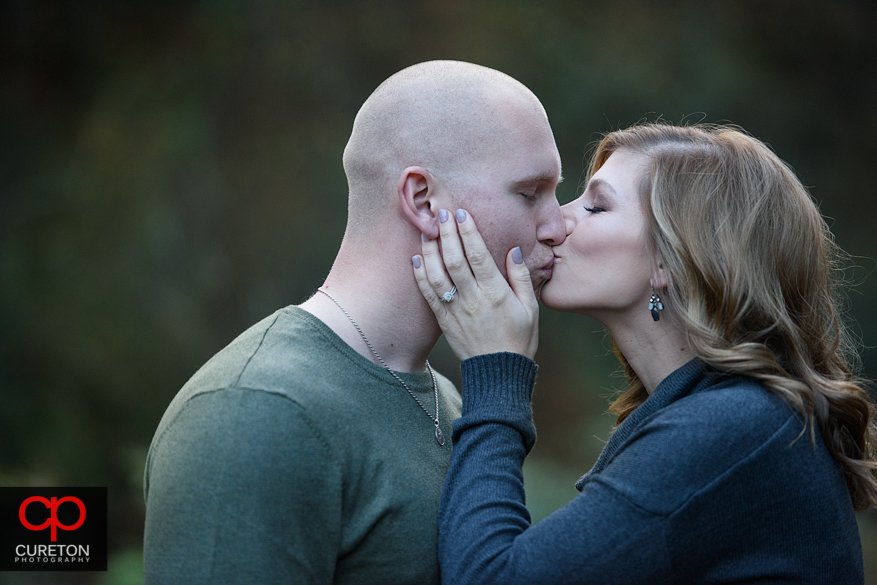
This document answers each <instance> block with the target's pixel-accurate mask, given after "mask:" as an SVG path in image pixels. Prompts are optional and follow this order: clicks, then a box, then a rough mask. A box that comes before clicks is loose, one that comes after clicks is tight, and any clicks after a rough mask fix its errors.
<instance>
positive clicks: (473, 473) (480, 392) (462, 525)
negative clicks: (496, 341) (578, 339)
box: [439, 353, 668, 585]
mask: <svg viewBox="0 0 877 585" xmlns="http://www.w3.org/2000/svg"><path fill="white" fill-rule="evenodd" d="M461 368H462V372H463V416H462V417H461V418H460V419H458V420H457V421H456V422H455V423H454V450H453V452H452V455H451V467H450V470H449V472H448V476H447V479H446V481H445V485H444V491H443V493H442V500H441V506H440V510H439V560H440V563H441V568H442V582H443V583H446V584H454V585H461V584H466V583H473V584H474V583H479V584H485V583H503V584H506V585H510V584H515V583H521V584H525V583H526V584H535V583H583V582H588V583H619V582H634V581H637V582H648V581H649V579H650V578H655V577H657V576H659V575H661V574H664V575H666V570H667V566H666V564H667V562H668V561H667V558H668V555H667V554H666V550H665V549H664V540H663V538H661V535H660V532H661V530H662V529H663V525H662V523H661V521H660V518H658V517H657V516H656V515H655V514H653V513H651V512H649V511H647V510H644V509H642V508H641V507H639V506H637V505H636V504H634V503H632V502H630V501H629V500H628V499H626V498H625V497H624V495H623V494H620V493H618V492H617V491H616V490H614V489H613V488H612V487H611V486H608V485H605V484H603V483H601V482H591V483H590V484H588V485H587V486H586V487H585V489H584V491H583V492H582V493H581V494H580V495H579V496H578V497H576V498H575V499H574V500H573V501H571V502H570V503H569V504H567V505H566V506H564V507H563V508H561V509H560V510H558V511H556V512H555V513H554V514H552V515H551V516H549V517H548V518H546V519H544V520H542V521H541V522H539V523H538V524H537V525H535V526H531V525H530V515H529V513H528V511H527V508H526V505H525V499H524V484H523V476H522V472H521V468H522V465H523V462H524V458H525V457H526V455H527V453H528V452H529V451H530V449H531V448H532V446H533V443H534V441H535V437H536V435H535V428H534V426H533V422H532V410H531V407H530V397H531V394H532V388H533V383H534V380H535V374H536V364H535V363H534V362H533V361H532V360H529V359H528V358H526V357H524V356H521V355H516V354H507V353H505V354H490V355H483V356H476V357H474V358H471V359H469V360H466V361H464V362H463V364H462V365H461ZM622 559H625V560H624V562H623V563H622V562H621V561H622Z"/></svg>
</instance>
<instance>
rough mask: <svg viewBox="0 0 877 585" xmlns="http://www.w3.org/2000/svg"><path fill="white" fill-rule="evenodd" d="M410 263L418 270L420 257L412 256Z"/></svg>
mask: <svg viewBox="0 0 877 585" xmlns="http://www.w3.org/2000/svg"><path fill="white" fill-rule="evenodd" d="M411 262H412V263H413V264H414V267H415V268H420V256H412V257H411Z"/></svg>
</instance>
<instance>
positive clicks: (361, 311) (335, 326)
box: [300, 247, 441, 372]
mask: <svg viewBox="0 0 877 585" xmlns="http://www.w3.org/2000/svg"><path fill="white" fill-rule="evenodd" d="M343 251H344V250H343V247H342V253H339V256H338V258H336V260H335V264H334V265H333V266H332V270H331V271H330V273H329V276H327V277H326V282H325V283H324V284H323V286H322V287H321V288H322V289H323V290H325V291H326V292H327V293H329V294H330V295H332V297H334V298H335V299H336V300H337V301H338V303H340V305H341V306H342V307H344V309H345V310H346V311H347V312H348V313H349V314H350V317H351V318H352V319H353V320H354V321H355V322H356V324H357V325H358V326H359V328H360V329H361V330H362V333H363V335H365V337H366V339H368V341H369V343H371V345H372V347H373V348H374V349H375V351H376V352H377V353H378V355H380V356H381V358H383V360H384V362H385V363H386V364H387V366H389V368H390V369H392V370H396V371H400V372H422V371H423V370H424V368H425V363H426V358H427V356H428V355H429V352H430V351H431V350H432V348H433V346H434V345H435V343H436V341H438V338H439V336H440V335H441V330H440V329H439V326H438V323H436V320H435V316H434V315H433V313H432V310H431V309H430V308H429V305H427V303H426V301H425V300H424V299H423V297H422V296H421V294H420V290H419V289H418V287H417V283H416V281H415V280H414V273H413V270H412V268H411V261H410V259H408V258H397V257H394V258H388V257H386V256H384V257H383V258H381V259H380V261H378V262H374V261H373V262H369V261H367V260H364V259H363V258H362V256H361V255H358V258H357V259H356V260H355V261H354V260H350V261H347V260H345V255H344V254H343ZM300 307H301V308H302V309H304V310H306V311H308V312H309V313H311V314H313V315H314V316H315V317H317V318H318V319H320V320H321V321H323V322H324V323H325V324H326V325H327V326H329V328H330V329H332V330H333V331H334V332H335V333H336V334H337V335H338V336H339V337H340V338H341V339H342V340H344V342H345V343H347V344H348V345H349V346H350V347H352V348H353V349H355V350H356V351H357V352H359V353H360V354H361V355H363V356H364V357H365V358H366V359H368V360H369V361H372V362H374V363H378V364H379V362H378V360H377V359H376V358H375V356H374V354H373V353H372V352H371V350H370V349H369V348H368V346H367V345H366V344H365V342H364V341H363V338H362V336H360V334H359V332H357V330H356V328H355V327H354V326H353V323H351V320H350V318H348V317H347V315H345V314H344V312H343V311H342V310H341V309H340V308H339V307H338V306H337V305H336V304H335V302H334V301H333V300H332V299H330V298H329V297H328V296H326V295H324V294H321V293H319V292H318V293H316V294H315V295H314V296H313V297H311V298H310V299H308V300H307V301H305V302H304V303H302V304H301V305H300Z"/></svg>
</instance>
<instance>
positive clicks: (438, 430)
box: [317, 288, 445, 446]
mask: <svg viewBox="0 0 877 585" xmlns="http://www.w3.org/2000/svg"><path fill="white" fill-rule="evenodd" d="M317 291H318V292H321V293H323V294H324V295H326V296H327V297H329V298H330V299H332V301H333V302H334V303H335V304H336V305H338V308H339V309H341V311H342V312H343V313H344V314H345V315H347V318H348V319H350V322H351V323H353V326H354V327H356V331H357V332H358V333H359V336H360V337H362V340H363V341H364V342H365V344H366V345H367V346H368V348H369V349H370V350H371V352H372V353H373V354H375V357H376V358H377V359H378V361H379V362H380V363H381V365H382V366H384V369H385V370H387V371H388V372H390V375H391V376H393V377H394V378H396V381H398V382H399V383H400V384H402V387H403V388H405V390H406V391H407V392H408V394H409V395H411V398H413V399H414V401H415V402H416V403H417V405H418V406H419V407H420V410H422V411H423V412H424V413H425V414H426V416H428V417H429V420H431V421H432V422H433V424H434V425H435V440H436V441H438V444H439V445H442V446H444V444H445V435H444V433H442V429H441V427H440V426H439V402H438V384H436V381H435V374H434V373H433V371H432V366H430V365H429V360H427V361H426V368H427V369H428V370H429V375H430V377H431V378H432V391H433V394H434V395H435V416H434V417H433V416H432V415H431V414H429V411H428V410H426V407H425V406H423V403H422V402H421V401H420V399H419V398H417V396H416V395H415V394H414V392H412V391H411V388H409V387H408V384H406V383H405V382H403V381H402V378H400V377H399V375H398V374H397V373H396V372H394V371H393V370H391V369H390V366H388V365H387V362H385V361H384V359H383V358H382V357H381V356H379V355H378V352H377V351H376V350H375V348H374V346H372V344H371V343H370V342H369V340H368V338H367V337H366V336H365V333H363V332H362V329H360V327H359V325H358V324H357V323H356V321H354V320H353V317H351V316H350V313H348V312H347V309H345V308H344V307H343V306H342V305H341V303H339V302H338V299H336V298H335V297H333V296H332V295H330V294H329V293H328V292H326V291H325V290H323V289H322V288H318V289H317Z"/></svg>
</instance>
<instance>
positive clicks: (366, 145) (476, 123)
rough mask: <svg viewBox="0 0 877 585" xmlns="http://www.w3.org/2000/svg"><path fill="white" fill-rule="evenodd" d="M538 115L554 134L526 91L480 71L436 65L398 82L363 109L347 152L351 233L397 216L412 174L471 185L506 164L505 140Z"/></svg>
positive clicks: (409, 72)
mask: <svg viewBox="0 0 877 585" xmlns="http://www.w3.org/2000/svg"><path fill="white" fill-rule="evenodd" d="M534 114H535V115H536V116H538V117H539V118H540V120H544V123H545V125H546V127H547V124H548V121H547V116H546V115H545V110H544V109H543V108H542V104H541V103H540V102H539V100H538V99H537V98H536V96H535V95H533V93H532V92H531V91H530V90H529V89H527V87H525V86H524V85H523V84H522V83H520V82H519V81H517V80H515V79H513V78H512V77H509V76H508V75H506V74H504V73H501V72H499V71H496V70H494V69H489V68H487V67H482V66H480V65H474V64H471V63H463V62H459V61H429V62H426V63H420V64H417V65H413V66H411V67H408V68H406V69H403V70H402V71H400V72H398V73H396V74H395V75H393V76H391V77H390V78H389V79H387V80H386V81H384V82H383V83H382V84H381V85H380V86H379V87H378V88H377V89H376V90H375V91H374V93H372V95H371V96H369V98H368V99H367V100H366V102H365V103H364V104H363V106H362V108H360V110H359V113H358V114H357V116H356V120H355V121H354V124H353V132H352V133H351V135H350V140H349V142H348V143H347V148H346V149H345V150H344V170H345V172H346V173H347V180H348V184H349V187H350V201H349V209H348V229H350V228H351V227H355V226H356V225H357V224H362V223H369V222H373V221H375V220H376V219H378V218H380V217H381V216H382V215H384V214H385V213H386V212H387V210H388V209H391V207H392V206H393V205H394V204H395V203H396V201H397V200H396V199H395V197H394V194H395V192H396V185H397V182H398V180H399V177H400V175H401V173H402V171H404V170H405V169H406V168H408V167H410V166H420V167H423V168H425V169H427V170H429V172H430V173H432V174H433V175H434V176H435V177H436V178H438V179H440V180H442V181H444V182H446V183H448V184H460V183H462V182H465V180H466V179H467V177H469V176H470V175H471V174H472V173H474V172H476V169H478V168H481V167H483V165H484V164H489V163H490V160H491V158H492V157H497V156H502V151H503V147H504V139H505V137H506V136H507V135H509V132H510V131H513V130H514V129H515V128H516V127H517V126H519V125H521V124H525V122H524V121H523V120H524V119H529V120H532V119H533V117H534Z"/></svg>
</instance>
